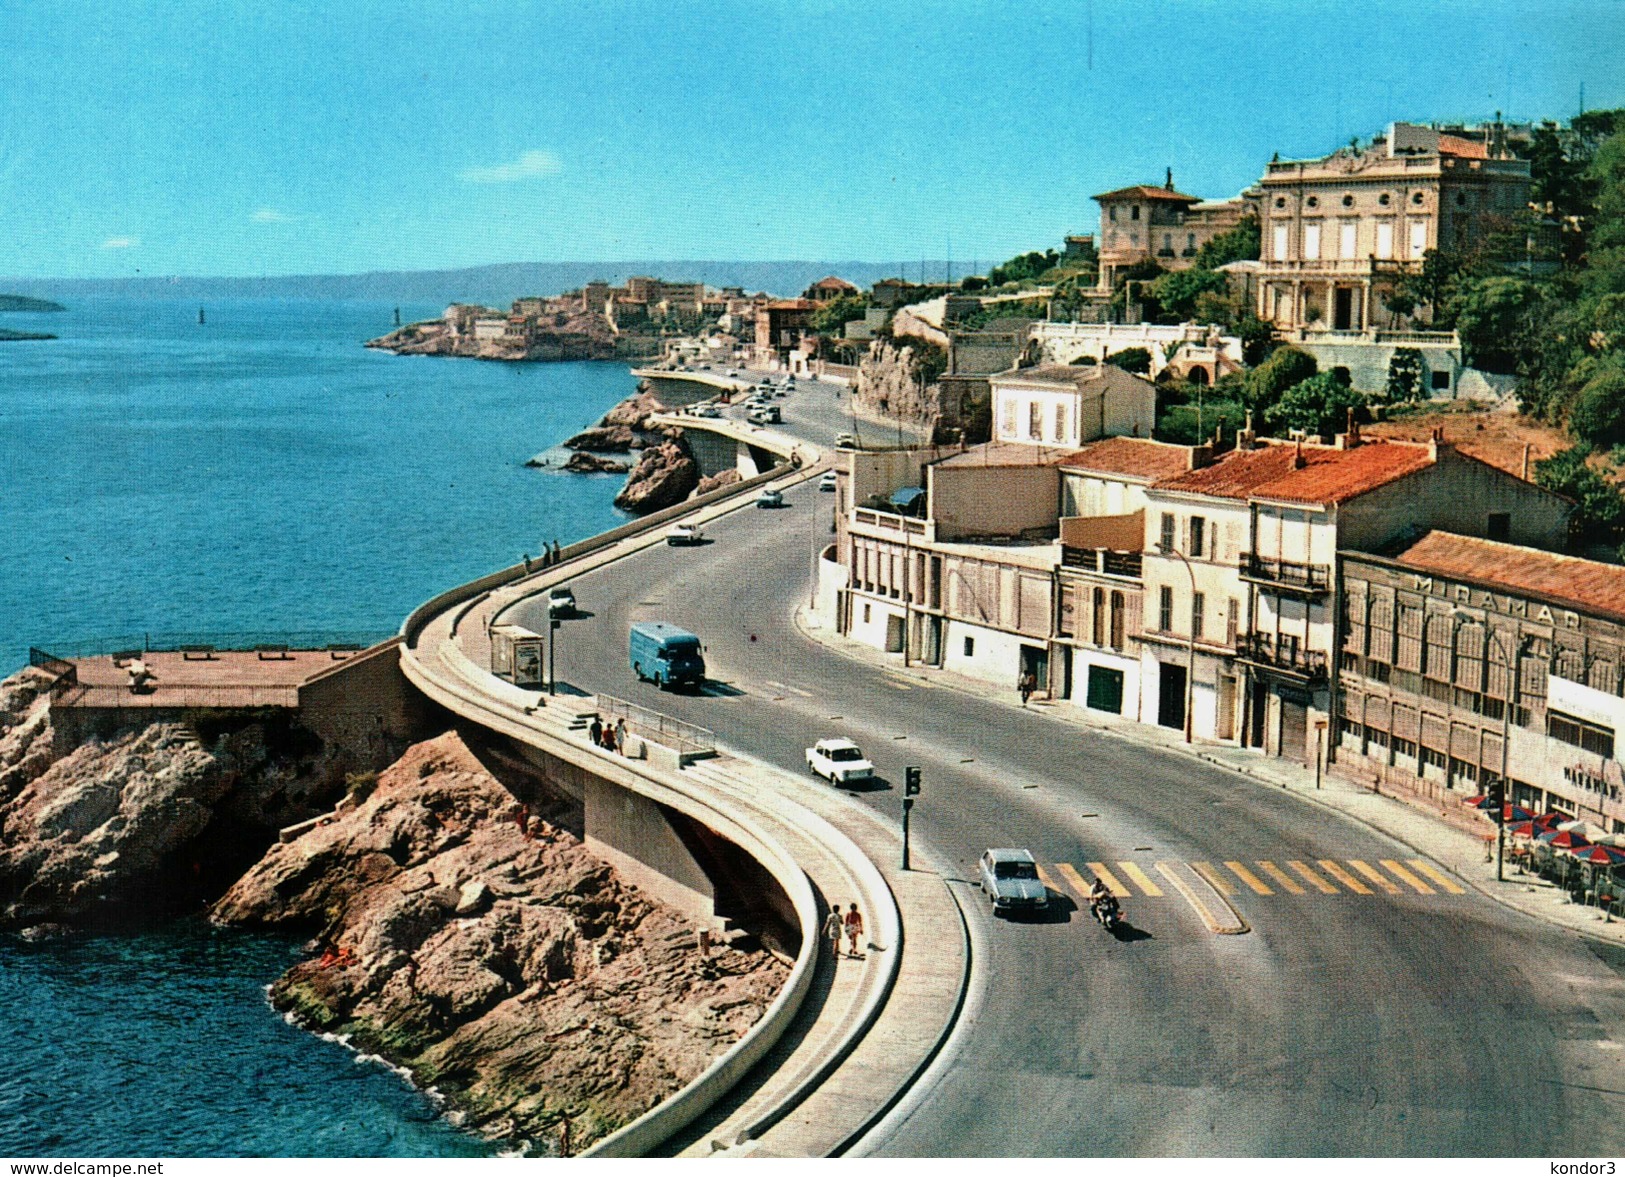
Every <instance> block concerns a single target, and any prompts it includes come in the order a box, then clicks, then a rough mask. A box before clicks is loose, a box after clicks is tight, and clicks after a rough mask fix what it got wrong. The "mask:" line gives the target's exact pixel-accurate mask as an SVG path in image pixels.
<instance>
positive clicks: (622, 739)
mask: <svg viewBox="0 0 1625 1177" xmlns="http://www.w3.org/2000/svg"><path fill="white" fill-rule="evenodd" d="M615 746H616V747H617V748H619V749H620V750H621V755H622V756H625V755H626V716H624V715H623V716H621V717H620V718H619V719H617V720H616V721H615Z"/></svg>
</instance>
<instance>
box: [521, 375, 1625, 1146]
mask: <svg viewBox="0 0 1625 1177" xmlns="http://www.w3.org/2000/svg"><path fill="white" fill-rule="evenodd" d="M843 398H844V394H843ZM791 403H792V404H793V403H794V401H793V400H792V402H791ZM787 416H788V414H787ZM832 500H833V496H831V495H827V494H825V495H821V494H819V493H818V492H817V491H816V490H815V489H813V487H812V486H811V485H810V484H809V485H806V486H803V487H800V488H798V489H797V490H796V491H794V492H792V493H791V494H790V495H788V496H787V501H788V503H789V505H788V506H787V507H786V508H784V509H782V510H777V511H772V510H757V509H754V508H746V509H743V510H740V511H737V512H735V513H733V514H732V515H729V516H727V517H726V518H724V519H720V520H718V521H717V522H716V523H715V524H713V525H712V526H711V527H709V528H708V534H709V535H710V537H711V542H710V543H708V544H706V545H704V546H702V547H698V548H668V547H666V546H664V545H662V546H659V547H656V548H652V549H649V550H647V551H644V552H642V553H639V554H637V555H634V556H632V557H629V558H627V559H625V560H621V561H619V562H617V563H615V564H614V565H612V566H610V567H608V568H606V569H603V570H600V571H598V572H596V573H592V574H590V575H587V576H583V577H582V578H580V579H579V580H577V581H575V582H574V588H575V592H576V596H577V599H578V600H579V602H580V604H581V607H582V609H584V610H586V611H588V612H589V613H590V614H591V615H590V616H586V617H583V618H580V619H578V620H574V621H571V622H569V623H568V624H566V626H565V627H564V628H563V630H562V635H561V640H560V645H559V652H558V665H559V675H560V678H561V679H562V680H563V681H566V682H568V683H573V684H577V685H579V686H580V687H581V688H582V689H584V690H589V691H604V692H607V693H609V694H612V695H616V696H619V697H621V698H626V699H630V700H633V701H634V702H637V703H640V704H642V705H644V706H647V707H651V708H654V709H656V710H659V711H663V712H665V713H667V714H670V715H674V716H678V717H680V718H682V719H685V720H688V721H690V722H693V723H698V724H701V725H703V726H705V727H708V728H710V729H712V730H713V731H715V732H716V733H717V735H718V737H719V740H720V742H722V743H723V744H725V745H726V746H728V747H731V748H735V749H738V750H740V751H743V752H747V753H750V754H752V755H755V756H757V757H760V758H761V759H763V760H766V761H769V762H772V763H774V764H777V765H779V766H781V767H783V768H786V769H789V770H792V771H798V772H805V760H804V756H803V749H804V748H805V747H807V746H808V745H810V744H811V743H812V742H813V741H814V740H815V739H816V738H818V737H820V736H824V735H837V734H839V735H848V736H851V737H852V738H854V739H856V740H857V741H858V742H859V743H860V744H861V745H862V746H863V747H864V749H865V750H866V751H868V752H869V754H870V755H871V757H872V758H873V759H874V760H875V761H876V763H877V765H878V766H879V768H880V771H881V773H882V774H883V776H884V778H885V782H884V783H883V784H882V786H881V787H879V788H876V789H875V790H872V791H869V792H866V793H862V794H859V796H861V797H862V798H863V799H864V801H865V802H866V803H868V804H871V805H873V806H875V807H876V808H877V809H878V810H879V811H881V812H883V813H885V814H887V815H895V814H896V812H897V809H898V794H899V792H900V784H899V783H897V782H900V779H901V776H902V766H903V765H904V764H905V763H909V764H919V765H921V766H922V767H923V769H924V773H925V782H926V783H925V795H924V797H923V800H922V803H921V804H920V805H919V806H918V807H917V808H916V810H915V815H914V819H915V820H914V834H915V838H916V842H917V844H919V843H924V844H925V845H926V846H927V847H928V848H929V850H930V851H931V852H932V853H933V854H934V855H935V856H936V857H937V858H938V860H939V861H941V862H942V863H943V864H944V865H945V867H947V868H948V869H949V870H950V872H951V873H952V872H957V877H958V878H961V879H964V880H974V879H975V862H976V858H977V856H978V855H979V854H980V852H981V851H982V850H983V849H984V848H986V847H988V846H1000V845H1002V846H1025V847H1027V848H1029V849H1031V850H1032V852H1033V853H1034V855H1035V856H1036V857H1037V859H1038V861H1039V863H1040V864H1041V866H1042V867H1043V869H1044V870H1045V872H1046V873H1047V874H1048V876H1049V877H1050V878H1051V879H1052V880H1053V881H1054V882H1055V884H1056V887H1057V890H1058V891H1059V892H1060V893H1061V894H1062V895H1063V896H1065V895H1066V894H1067V893H1068V892H1069V891H1070V890H1071V889H1072V888H1071V885H1070V882H1069V880H1070V878H1071V877H1072V876H1069V875H1068V874H1067V873H1066V872H1067V871H1068V870H1069V869H1070V870H1073V871H1076V872H1078V877H1082V878H1087V877H1089V871H1088V870H1087V868H1086V864H1088V863H1091V862H1100V863H1105V864H1107V865H1108V867H1109V869H1111V870H1113V871H1114V872H1116V873H1117V874H1118V875H1119V877H1121V878H1122V879H1123V881H1124V882H1126V883H1129V884H1130V886H1129V889H1130V890H1131V892H1132V894H1131V896H1130V897H1129V898H1128V899H1126V900H1125V901H1124V908H1125V914H1126V916H1127V918H1128V921H1129V923H1130V925H1131V926H1132V931H1131V932H1130V933H1129V934H1128V935H1126V936H1124V937H1123V938H1121V939H1114V938H1113V937H1111V936H1109V935H1108V934H1107V933H1106V932H1105V931H1104V930H1103V929H1101V928H1100V927H1098V926H1097V925H1096V924H1095V923H1094V922H1093V921H1092V920H1090V919H1089V918H1088V916H1087V913H1086V912H1083V911H1078V910H1076V909H1073V908H1072V905H1071V904H1070V903H1066V902H1063V903H1062V904H1061V905H1060V908H1061V910H1059V911H1057V912H1055V913H1054V914H1052V916H1051V917H1050V918H1048V919H1047V920H1043V921H1035V922H1026V923H1018V922H1011V921H1006V920H1003V919H995V918H993V917H992V916H991V915H990V914H989V913H988V911H987V909H986V907H985V905H984V904H983V903H982V902H980V901H979V899H978V897H977V896H976V895H975V894H974V893H972V892H969V891H968V888H962V889H961V894H962V895H963V896H965V897H966V898H967V901H968V915H969V917H970V918H971V919H972V920H973V921H974V923H975V925H976V926H975V929H974V932H975V938H976V940H977V942H978V944H979V952H980V956H979V958H978V977H979V979H980V982H981V988H980V989H979V991H978V992H977V994H976V995H975V998H974V1000H973V1001H972V1002H971V1003H970V1005H969V1007H968V1008H969V1009H971V1010H973V1011H974V1021H973V1022H972V1023H971V1024H969V1025H968V1027H967V1028H966V1030H965V1032H964V1033H963V1035H962V1036H961V1037H960V1038H959V1039H958V1040H957V1041H956V1044H955V1054H954V1055H953V1057H952V1058H951V1060H949V1061H950V1062H951V1066H950V1067H949V1068H948V1069H947V1070H946V1072H945V1074H944V1076H943V1077H942V1079H941V1081H940V1082H938V1083H936V1084H935V1085H934V1086H932V1087H931V1088H930V1089H929V1090H926V1091H923V1092H921V1093H920V1094H919V1096H918V1097H917V1098H916V1099H914V1100H911V1101H909V1103H908V1104H907V1105H905V1106H908V1107H910V1108H911V1109H912V1110H911V1111H910V1112H909V1113H908V1114H907V1116H906V1118H903V1119H902V1122H901V1123H900V1124H897V1125H895V1126H894V1128H893V1130H891V1131H889V1132H888V1133H887V1134H885V1136H884V1139H882V1140H881V1141H880V1142H879V1151H880V1152H881V1153H883V1154H889V1155H915V1156H919V1155H965V1154H969V1155H999V1154H1004V1155H1029V1156H1048V1155H1073V1156H1075V1155H1125V1156H1147V1155H1244V1156H1252V1155H1292V1156H1298V1155H1304V1156H1366V1155H1372V1156H1378V1155H1403V1156H1415V1155H1444V1156H1480V1155H1484V1156H1583V1155H1590V1156H1597V1155H1609V1154H1618V1153H1620V1152H1621V1151H1625V1127H1622V1123H1625V1119H1622V1115H1621V1113H1622V1112H1625V1061H1622V1060H1621V1059H1620V1057H1619V1054H1620V1052H1619V1046H1620V1044H1622V1043H1625V999H1622V995H1625V989H1622V987H1621V984H1620V978H1619V976H1618V975H1616V973H1615V971H1614V970H1613V969H1611V968H1610V967H1609V966H1607V965H1606V964H1604V963H1603V962H1602V961H1601V960H1600V959H1599V958H1598V956H1596V955H1594V954H1593V952H1592V951H1591V950H1590V949H1588V948H1587V947H1585V946H1584V945H1583V944H1582V943H1580V942H1579V941H1577V940H1576V939H1575V938H1574V937H1572V936H1570V935H1568V934H1566V933H1560V932H1558V931H1556V930H1553V929H1550V928H1548V927H1547V926H1546V925H1543V924H1539V923H1537V922H1535V921H1533V920H1530V919H1527V918H1525V917H1522V916H1519V915H1516V914H1515V913H1512V912H1509V911H1507V910H1506V909H1504V908H1501V907H1500V906H1498V905H1496V904H1494V903H1493V902H1491V901H1489V900H1487V899H1484V898H1482V897H1480V896H1478V895H1476V894H1475V893H1472V892H1468V893H1466V894H1462V895H1451V894H1447V893H1445V892H1444V891H1443V890H1442V889H1440V888H1438V887H1437V886H1435V887H1434V888H1433V889H1434V891H1435V892H1436V893H1435V894H1431V895H1424V894H1421V893H1419V892H1418V891H1417V890H1415V889H1412V888H1407V887H1405V886H1403V885H1401V886H1398V887H1396V892H1397V893H1392V894H1391V893H1389V892H1388V891H1386V890H1384V889H1383V888H1381V887H1379V886H1378V885H1377V884H1376V883H1375V882H1374V881H1369V880H1368V883H1369V885H1368V886H1366V888H1365V889H1366V890H1368V891H1370V892H1371V893H1370V894H1359V893H1355V891H1354V889H1353V888H1351V887H1349V886H1348V885H1347V884H1345V883H1343V882H1339V881H1337V880H1336V876H1335V875H1331V874H1328V873H1327V869H1329V868H1321V867H1317V866H1316V865H1315V864H1317V863H1320V862H1323V861H1329V862H1331V863H1332V864H1333V865H1334V866H1336V865H1339V864H1341V866H1342V869H1344V871H1345V873H1346V874H1348V875H1349V877H1351V878H1353V879H1354V880H1355V881H1356V882H1357V883H1358V882H1359V881H1360V880H1361V878H1362V877H1363V876H1361V875H1359V874H1358V873H1357V868H1354V867H1352V866H1349V864H1350V863H1351V862H1353V861H1356V860H1358V861H1359V862H1363V863H1366V864H1376V863H1380V862H1382V861H1383V860H1389V861H1397V862H1399V863H1401V864H1403V863H1405V862H1407V861H1408V860H1410V859H1413V858H1415V855H1414V854H1412V853H1411V852H1410V851H1409V850H1408V849H1407V848H1405V847H1403V846H1402V845H1400V844H1398V843H1396V842H1392V841H1389V840H1387V839H1385V838H1383V837H1382V836H1380V835H1378V834H1375V833H1373V832H1372V831H1370V830H1368V829H1366V828H1365V827H1362V826H1360V825H1358V824H1355V823H1352V822H1350V821H1348V820H1346V819H1344V818H1341V817H1340V816H1338V815H1336V814H1333V813H1329V812H1326V811H1324V810H1322V809H1320V808H1318V807H1311V806H1308V805H1306V804H1305V803H1303V802H1302V801H1299V800H1297V799H1295V798H1292V797H1289V796H1284V795H1282V794H1280V793H1278V792H1275V791H1272V790H1270V789H1269V788H1268V787H1266V786H1263V785H1261V784H1259V783H1257V782H1255V781H1252V780H1249V779H1244V778H1238V777H1236V776H1234V775H1233V774H1229V773H1225V772H1223V771H1222V770H1220V769H1217V768H1212V767H1208V766H1203V765H1198V764H1194V763H1192V762H1190V761H1189V760H1187V759H1185V758H1183V757H1177V756H1172V755H1169V754H1167V753H1163V752H1160V751H1158V750H1155V749H1147V748H1143V747H1140V746H1137V745H1136V744H1135V743H1133V742H1131V741H1130V740H1128V739H1124V738H1120V737H1114V736H1111V735H1106V734H1101V733H1097V732H1092V731H1087V730H1084V729H1080V728H1078V727H1076V726H1073V725H1070V724H1066V723H1063V722H1060V721H1057V720H1055V719H1052V718H1049V717H1047V716H1045V715H1044V714H1042V713H1040V712H1039V711H1037V710H1021V709H1019V708H1017V707H1016V706H1014V704H1015V698H1014V692H1013V691H1010V690H999V689H994V688H990V689H989V692H988V695H987V697H975V696H972V695H969V694H966V693H963V692H959V691H956V690H952V689H949V688H945V687H928V686H924V685H922V684H920V683H919V682H917V681H915V680H913V679H905V678H904V677H903V676H901V675H895V674H892V673H889V672H887V671H886V670H883V669H879V668H876V667H872V666H870V665H867V664H865V663H862V662H857V661H853V660H850V659H847V658H845V657H842V656H840V655H838V654H836V653H833V652H831V651H828V650H826V649H825V648H823V647H821V646H819V645H817V644H815V643H812V642H810V641H809V640H807V639H806V638H804V637H803V636H802V635H801V634H800V633H799V632H798V631H797V630H796V629H795V627H794V625H793V624H792V622H791V613H792V609H793V606H794V605H795V604H796V603H797V602H798V601H804V600H805V598H806V595H807V592H808V587H809V576H810V571H811V563H812V555H813V552H814V550H815V545H816V544H818V543H822V542H827V538H828V536H829V532H830V525H831V517H830V516H831V508H832ZM640 619H661V620H666V621H671V622H675V623H677V624H679V625H682V626H684V627H686V628H689V629H691V630H693V631H694V632H696V633H698V634H700V635H701V637H702V639H703V640H704V641H705V643H706V645H707V655H706V657H707V663H708V667H709V671H710V676H711V680H712V684H711V685H710V686H709V687H708V688H707V690H706V691H705V692H704V693H703V694H700V695H675V694H669V693H664V692H660V691H658V690H657V689H656V688H655V687H653V686H652V685H649V684H640V683H637V682H635V681H634V679H633V677H632V674H631V671H630V669H629V668H628V665H627V655H626V634H627V625H628V623H629V622H630V621H634V620H640ZM517 620H519V621H520V623H521V624H527V625H529V626H531V627H532V628H536V629H537V630H538V632H540V631H541V629H542V628H543V625H542V622H543V618H542V617H541V616H539V610H538V611H535V612H532V613H531V614H530V615H529V616H528V618H527V617H526V616H524V615H523V614H522V615H521V616H520V617H519V618H517ZM1006 696H1008V697H1006ZM808 787H809V788H823V787H827V786H825V785H822V784H819V783H816V782H814V781H812V780H811V779H810V778H809V782H808ZM1166 860H1183V861H1187V862H1202V863H1207V864H1215V869H1216V870H1219V871H1221V873H1222V871H1223V870H1224V869H1227V868H1220V867H1218V866H1217V864H1223V863H1227V862H1236V863H1237V864H1238V865H1241V866H1242V867H1243V869H1246V870H1249V871H1250V873H1252V874H1253V876H1254V877H1255V878H1258V879H1259V880H1260V882H1261V883H1262V884H1264V885H1265V886H1266V889H1267V890H1269V892H1270V893H1269V894H1260V893H1256V891H1255V890H1254V889H1249V887H1248V886H1246V885H1243V884H1242V883H1240V882H1238V881H1237V876H1235V874H1234V873H1233V872H1232V873H1230V874H1229V875H1227V876H1224V877H1228V878H1229V880H1230V882H1231V883H1232V884H1234V885H1235V890H1236V891H1237V894H1235V895H1234V897H1233V898H1232V902H1233V903H1234V904H1235V906H1236V908H1237V909H1238V910H1239V911H1240V912H1241V914H1242V915H1243V916H1244V917H1245V918H1246V920H1247V921H1248V922H1249V924H1250V925H1251V927H1252V931H1251V932H1250V933H1248V934H1246V935H1242V936H1216V935H1213V934H1212V933H1210V932H1209V931H1208V930H1207V929H1206V927H1205V926H1204V925H1203V924H1202V923H1201V921H1200V920H1199V919H1198V918H1197V915H1196V913H1195V912H1194V910H1193V909H1192V908H1191V907H1190V906H1189V905H1188V904H1187V903H1186V902H1185V901H1184V900H1183V899H1182V898H1180V897H1179V896H1178V895H1177V893H1175V892H1174V890H1173V888H1172V887H1167V886H1164V888H1163V890H1164V892H1165V893H1164V894H1163V895H1162V896H1160V897H1157V896H1152V895H1149V894H1147V893H1146V892H1145V888H1143V887H1142V886H1140V885H1137V884H1135V883H1132V882H1130V878H1131V876H1130V875H1128V874H1127V872H1125V871H1124V870H1123V869H1122V868H1120V867H1119V866H1118V865H1117V864H1119V863H1124V862H1130V863H1134V864H1136V865H1138V866H1140V867H1142V868H1143V869H1144V870H1145V871H1146V872H1147V877H1148V878H1151V879H1153V880H1156V879H1157V876H1156V874H1155V872H1154V870H1153V864H1154V863H1155V862H1157V861H1166ZM1293 861H1297V862H1302V863H1305V864H1309V865H1310V868H1311V871H1313V872H1314V873H1317V874H1318V875H1319V876H1320V877H1321V878H1322V880H1323V881H1327V880H1330V881H1332V882H1334V883H1335V886H1334V887H1333V891H1334V893H1331V894H1327V893H1324V891H1323V890H1320V889H1316V888H1314V887H1312V886H1310V885H1309V883H1308V881H1307V880H1306V879H1304V878H1302V877H1301V876H1296V877H1298V881H1299V883H1300V884H1301V885H1300V886H1299V890H1301V891H1302V892H1303V894H1294V893H1291V891H1290V890H1289V889H1288V888H1287V887H1285V886H1284V885H1282V884H1281V883H1280V882H1279V881H1278V880H1277V879H1275V878H1274V876H1272V875H1269V874H1266V873H1265V869H1264V868H1263V867H1262V866H1260V865H1258V864H1260V863H1262V862H1269V863H1271V864H1279V866H1280V867H1281V868H1282V869H1283V870H1284V869H1285V868H1286V867H1287V864H1288V863H1290V862H1293ZM1288 877H1289V878H1293V877H1295V876H1293V875H1291V874H1290V872H1289V873H1288ZM1385 877H1387V878H1388V879H1389V882H1390V884H1391V885H1392V883H1393V879H1392V876H1391V875H1385ZM1423 881H1424V882H1425V877H1424V878H1423ZM832 898H835V899H838V898H840V897H838V896H834V897H832Z"/></svg>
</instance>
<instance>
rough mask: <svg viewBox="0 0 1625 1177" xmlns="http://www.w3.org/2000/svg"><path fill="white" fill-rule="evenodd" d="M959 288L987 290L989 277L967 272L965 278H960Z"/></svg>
mask: <svg viewBox="0 0 1625 1177" xmlns="http://www.w3.org/2000/svg"><path fill="white" fill-rule="evenodd" d="M959 289H961V290H964V291H967V292H969V291H972V290H986V289H987V279H986V278H984V277H982V276H981V275H980V274H967V275H966V276H965V277H964V278H961V279H960V281H959Z"/></svg>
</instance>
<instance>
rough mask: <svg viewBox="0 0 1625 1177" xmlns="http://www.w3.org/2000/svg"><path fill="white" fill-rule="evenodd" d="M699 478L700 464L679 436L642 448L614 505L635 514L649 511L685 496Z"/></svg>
mask: <svg viewBox="0 0 1625 1177" xmlns="http://www.w3.org/2000/svg"><path fill="white" fill-rule="evenodd" d="M699 481H700V465H699V463H698V462H696V461H695V460H694V456H693V455H692V454H691V453H690V452H689V449H688V446H687V445H686V444H685V443H684V442H683V441H682V439H681V438H673V439H672V440H670V441H665V442H662V443H661V444H659V445H657V446H651V447H650V448H649V449H646V450H644V451H643V456H642V457H640V458H639V459H638V464H637V465H636V466H634V467H632V473H631V474H630V475H629V476H628V477H627V480H626V485H625V486H624V487H623V488H622V489H621V493H620V494H618V495H616V496H615V505H616V506H617V507H619V508H620V509H621V510H623V511H631V512H632V513H633V514H635V515H648V514H652V513H653V512H655V511H660V510H664V509H665V508H667V507H674V506H676V505H677V504H678V503H680V502H682V501H683V500H684V499H686V498H688V496H689V494H690V493H691V492H692V491H693V489H694V488H695V487H696V486H698V485H699Z"/></svg>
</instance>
